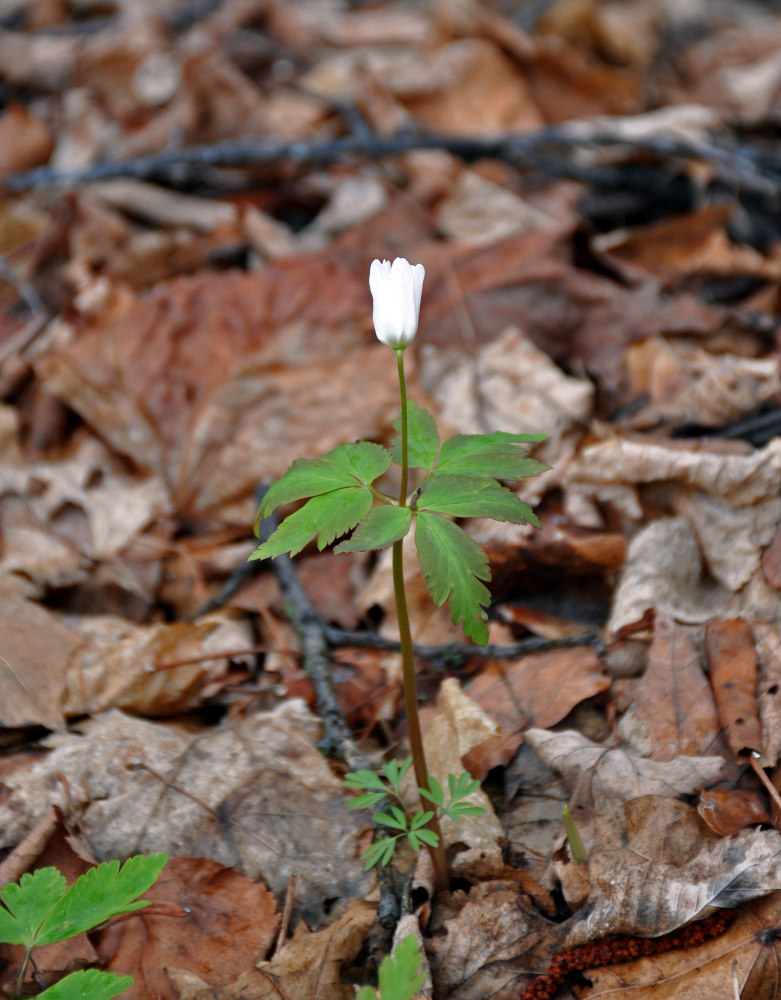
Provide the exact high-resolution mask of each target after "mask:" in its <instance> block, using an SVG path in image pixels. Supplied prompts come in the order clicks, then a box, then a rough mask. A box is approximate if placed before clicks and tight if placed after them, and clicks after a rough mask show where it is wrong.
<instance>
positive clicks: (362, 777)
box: [342, 767, 385, 792]
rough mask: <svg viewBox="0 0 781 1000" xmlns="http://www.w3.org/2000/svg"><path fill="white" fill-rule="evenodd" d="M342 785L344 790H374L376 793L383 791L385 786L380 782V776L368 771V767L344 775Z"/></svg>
mask: <svg viewBox="0 0 781 1000" xmlns="http://www.w3.org/2000/svg"><path fill="white" fill-rule="evenodd" d="M342 783H343V784H344V787H345V788H365V789H367V790H368V791H371V790H374V791H377V792H384V791H385V785H383V783H382V781H381V780H380V776H379V775H378V774H375V773H374V771H370V770H369V768H368V767H364V768H362V770H360V771H349V772H348V773H347V774H345V776H344V781H343V782H342Z"/></svg>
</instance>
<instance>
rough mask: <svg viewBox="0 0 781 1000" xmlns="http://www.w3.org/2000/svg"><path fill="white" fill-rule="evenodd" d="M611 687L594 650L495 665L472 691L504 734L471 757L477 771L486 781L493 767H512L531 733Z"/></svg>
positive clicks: (482, 673)
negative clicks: (512, 760) (516, 755)
mask: <svg viewBox="0 0 781 1000" xmlns="http://www.w3.org/2000/svg"><path fill="white" fill-rule="evenodd" d="M609 687H610V678H609V677H608V676H607V675H606V673H605V669H604V665H603V663H602V661H601V660H600V659H599V657H598V656H597V654H596V653H595V652H594V650H593V649H589V648H588V647H579V648H576V649H558V650H551V651H549V652H545V653H532V654H530V655H529V656H523V657H521V658H520V659H518V660H515V661H510V662H506V663H505V662H502V663H499V662H495V663H490V664H489V665H488V666H487V667H486V668H485V669H484V670H481V671H480V673H479V674H478V675H477V677H476V678H474V680H472V681H470V682H469V684H468V685H467V686H466V692H467V694H468V695H469V697H470V698H472V699H473V700H474V701H476V702H477V704H478V705H480V706H481V708H482V709H483V711H485V712H487V713H488V715H489V716H490V717H491V718H492V719H493V720H494V721H495V722H496V724H497V725H498V727H499V734H498V735H497V736H494V737H492V738H491V739H490V740H488V742H487V743H484V744H483V745H481V746H480V747H478V748H477V749H476V750H475V751H474V752H473V753H472V754H470V756H469V757H468V759H467V763H468V764H469V765H470V771H471V773H472V774H474V775H475V777H477V778H481V779H482V778H484V777H485V775H486V774H487V773H488V771H489V770H490V769H491V768H492V767H498V766H499V765H501V764H507V763H509V761H510V760H511V759H512V757H513V756H514V755H515V753H516V751H517V750H518V747H519V746H520V745H521V742H522V740H523V733H524V730H525V729H528V728H529V727H530V726H535V727H538V728H540V729H545V728H547V727H549V726H554V725H556V723H557V722H561V720H562V719H563V718H564V717H565V716H566V715H568V714H569V713H570V712H571V711H572V709H573V708H574V707H575V705H578V704H579V703H580V702H581V701H585V700H586V699H587V698H592V697H594V695H597V694H599V693H600V692H602V691H606V690H607V689H608V688H609Z"/></svg>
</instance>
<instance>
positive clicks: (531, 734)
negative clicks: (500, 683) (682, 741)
mask: <svg viewBox="0 0 781 1000" xmlns="http://www.w3.org/2000/svg"><path fill="white" fill-rule="evenodd" d="M526 742H527V744H528V745H529V746H530V747H531V748H532V750H534V752H535V754H537V756H538V757H540V759H541V760H543V761H544V762H545V763H546V764H547V765H548V766H549V767H551V768H553V770H554V771H557V772H558V773H559V774H561V775H562V777H563V778H564V779H565V780H566V782H567V784H568V785H569V786H570V787H574V786H575V785H576V784H578V783H579V782H581V781H585V782H587V783H588V785H589V788H590V792H591V798H592V799H593V800H594V801H599V800H600V799H619V800H620V801H621V802H627V801H629V800H630V799H635V798H637V797H638V796H640V795H671V796H675V795H692V794H693V793H694V792H695V791H696V790H697V789H698V788H702V787H703V786H708V785H712V784H714V783H715V782H717V781H719V780H721V779H722V778H723V776H724V761H723V760H722V759H721V757H678V758H677V759H675V760H671V761H665V762H662V761H655V760H648V759H646V758H645V757H639V756H637V755H636V754H633V753H629V752H628V751H626V750H619V749H613V750H610V749H607V748H605V747H603V746H600V744H598V743H593V742H592V741H591V740H589V739H587V738H586V737H585V736H583V735H581V734H580V733H578V732H576V731H575V730H566V731H565V732H561V733H554V732H549V731H548V730H545V729H529V730H528V731H527V733H526Z"/></svg>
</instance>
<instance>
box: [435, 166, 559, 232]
mask: <svg viewBox="0 0 781 1000" xmlns="http://www.w3.org/2000/svg"><path fill="white" fill-rule="evenodd" d="M437 223H438V225H439V228H440V229H441V230H442V232H443V233H445V234H446V235H447V236H449V237H450V239H452V240H454V241H457V242H459V243H462V244H465V243H469V244H472V245H473V246H486V245H487V244H490V243H496V242H497V241H498V240H501V239H504V238H505V237H506V236H510V235H511V234H512V233H522V232H525V231H526V230H527V229H536V228H553V227H555V225H556V223H555V222H554V220H553V219H551V218H549V217H548V216H546V215H544V214H543V213H542V212H540V211H538V210H537V209H535V208H533V207H532V206H531V205H529V204H528V203H527V202H525V201H524V200H523V199H522V198H519V197H518V195H516V194H513V192H512V191H509V190H508V189H507V188H505V187H502V186H501V185H500V184H494V183H492V182H491V181H489V180H487V179H486V178H485V177H481V176H480V174H478V173H476V172H475V171H473V170H462V171H461V173H460V174H459V175H458V177H457V179H456V182H455V184H454V185H453V188H452V190H451V191H450V193H449V194H448V195H447V197H446V198H444V199H443V201H442V202H440V204H439V206H438V210H437Z"/></svg>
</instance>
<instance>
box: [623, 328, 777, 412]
mask: <svg viewBox="0 0 781 1000" xmlns="http://www.w3.org/2000/svg"><path fill="white" fill-rule="evenodd" d="M625 364H626V367H627V370H628V374H629V380H630V387H631V391H632V392H633V394H636V395H638V396H645V397H647V399H648V404H647V406H646V407H644V408H643V410H642V411H641V412H640V414H639V415H638V416H636V417H633V418H632V423H633V424H634V425H635V426H637V425H638V423H640V422H641V421H642V422H643V423H647V422H648V421H650V420H652V419H654V418H656V419H658V418H664V419H665V420H669V421H672V422H680V423H684V424H693V425H697V426H701V427H722V426H724V425H725V424H728V423H730V422H731V421H735V420H739V419H740V418H741V417H744V416H747V415H749V414H751V413H753V412H754V411H755V410H758V409H759V408H760V406H762V405H763V404H764V403H766V402H768V401H769V400H771V399H773V398H774V397H775V396H776V394H777V393H778V392H779V388H781V380H780V379H779V365H778V361H777V360H776V359H756V358H743V357H740V356H739V355H734V354H710V353H708V352H707V351H704V350H702V348H700V347H697V346H696V345H693V344H689V343H687V342H686V341H682V340H669V339H665V338H663V337H651V338H649V339H648V340H645V341H642V342H641V343H639V344H635V345H632V346H630V347H629V348H628V349H627V352H626V356H625Z"/></svg>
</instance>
